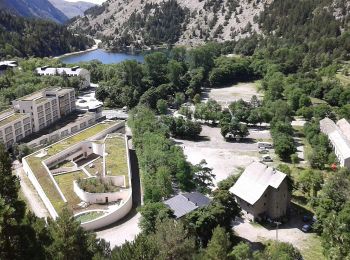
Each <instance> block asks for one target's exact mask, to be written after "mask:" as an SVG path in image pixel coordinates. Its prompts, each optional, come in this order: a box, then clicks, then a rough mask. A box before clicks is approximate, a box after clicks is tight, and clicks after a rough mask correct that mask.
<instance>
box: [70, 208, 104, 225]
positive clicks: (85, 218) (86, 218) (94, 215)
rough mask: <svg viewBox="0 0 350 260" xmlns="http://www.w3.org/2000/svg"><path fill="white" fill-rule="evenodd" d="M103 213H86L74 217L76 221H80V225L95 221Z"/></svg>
mask: <svg viewBox="0 0 350 260" xmlns="http://www.w3.org/2000/svg"><path fill="white" fill-rule="evenodd" d="M104 214H105V213H104V212H103V211H92V212H87V213H85V214H82V215H79V216H78V217H76V220H78V221H80V222H81V223H84V222H87V221H90V220H93V219H96V218H98V217H101V216H103V215H104Z"/></svg>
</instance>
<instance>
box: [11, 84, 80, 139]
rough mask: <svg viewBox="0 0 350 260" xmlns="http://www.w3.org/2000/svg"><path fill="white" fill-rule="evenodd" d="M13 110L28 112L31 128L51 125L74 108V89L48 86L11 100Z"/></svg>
mask: <svg viewBox="0 0 350 260" xmlns="http://www.w3.org/2000/svg"><path fill="white" fill-rule="evenodd" d="M12 105H13V108H14V111H15V112H17V113H21V114H30V115H31V117H32V128H33V129H32V130H33V132H38V131H39V130H41V129H43V128H45V127H47V126H49V125H51V124H52V123H54V122H55V121H57V120H58V119H60V118H61V117H64V116H66V115H68V114H70V113H71V112H72V111H74V110H75V90H74V89H72V88H48V89H45V90H43V91H40V92H36V93H34V94H31V95H28V96H25V97H23V98H20V99H17V100H15V101H12Z"/></svg>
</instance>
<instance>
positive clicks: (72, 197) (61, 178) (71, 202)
mask: <svg viewBox="0 0 350 260" xmlns="http://www.w3.org/2000/svg"><path fill="white" fill-rule="evenodd" d="M86 177H87V176H86V175H85V173H83V172H82V171H76V172H70V173H65V174H61V175H56V176H55V177H54V178H55V181H56V182H57V184H58V186H59V187H60V189H61V191H62V193H63V195H64V196H65V197H66V199H67V202H68V207H69V208H74V207H75V206H76V205H77V204H79V203H80V199H79V197H78V196H77V195H76V194H75V192H74V190H73V181H74V180H77V179H78V178H86Z"/></svg>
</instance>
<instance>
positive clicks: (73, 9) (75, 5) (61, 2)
mask: <svg viewBox="0 0 350 260" xmlns="http://www.w3.org/2000/svg"><path fill="white" fill-rule="evenodd" d="M49 2H51V4H53V5H54V6H55V7H56V8H57V9H58V10H60V11H61V12H62V13H64V14H65V15H66V16H67V17H68V18H70V19H71V18H73V17H75V16H81V15H83V14H84V12H85V11H86V10H87V9H89V8H91V7H93V6H95V4H93V3H90V2H85V1H78V2H68V1H65V0H49Z"/></svg>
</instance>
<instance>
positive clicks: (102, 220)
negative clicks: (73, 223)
mask: <svg viewBox="0 0 350 260" xmlns="http://www.w3.org/2000/svg"><path fill="white" fill-rule="evenodd" d="M131 208H132V194H131V192H130V193H129V197H128V198H127V200H126V201H125V202H124V203H123V204H122V205H121V206H120V207H118V208H117V209H115V210H114V211H112V212H110V213H108V214H106V215H103V216H101V217H99V218H97V219H94V220H91V221H88V222H84V223H81V226H82V227H83V228H84V229H85V230H95V229H99V228H102V227H105V226H108V225H110V224H113V223H115V222H117V221H118V220H120V219H122V218H123V217H125V216H126V215H127V214H128V213H129V212H130V210H131Z"/></svg>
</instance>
